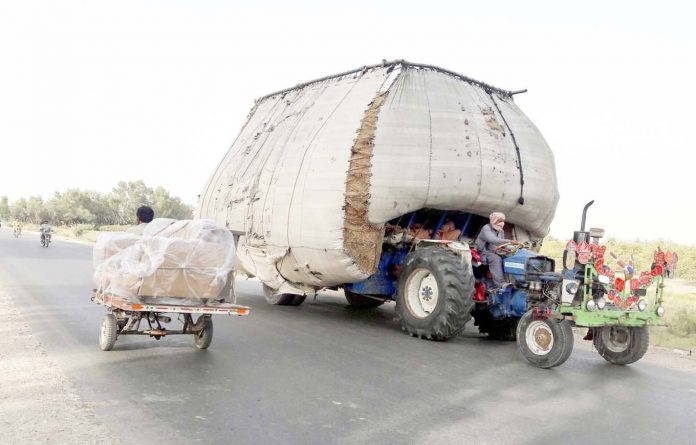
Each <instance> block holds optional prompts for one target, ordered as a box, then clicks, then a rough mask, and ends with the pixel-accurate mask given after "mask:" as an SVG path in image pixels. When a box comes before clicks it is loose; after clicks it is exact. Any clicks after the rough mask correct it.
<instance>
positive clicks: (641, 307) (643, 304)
mask: <svg viewBox="0 0 696 445" xmlns="http://www.w3.org/2000/svg"><path fill="white" fill-rule="evenodd" d="M646 307H648V302H647V301H645V300H644V299H642V298H641V299H640V300H638V310H639V311H644V310H645V308H646Z"/></svg>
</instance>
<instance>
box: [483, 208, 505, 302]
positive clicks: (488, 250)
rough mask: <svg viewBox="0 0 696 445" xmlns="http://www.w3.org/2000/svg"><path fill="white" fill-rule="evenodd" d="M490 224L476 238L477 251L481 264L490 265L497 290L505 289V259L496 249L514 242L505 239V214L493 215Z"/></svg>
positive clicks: (495, 213)
mask: <svg viewBox="0 0 696 445" xmlns="http://www.w3.org/2000/svg"><path fill="white" fill-rule="evenodd" d="M489 218H490V223H489V224H486V225H485V226H483V228H482V229H481V232H479V235H478V237H477V238H476V250H478V252H479V254H480V255H481V262H482V263H483V264H488V270H490V272H491V277H492V278H493V286H494V287H495V288H500V287H503V286H504V285H505V284H506V283H505V276H504V275H503V258H502V257H501V256H500V255H498V254H497V253H495V249H496V247H498V246H500V245H501V244H505V243H511V242H514V241H512V240H509V239H506V238H503V236H504V232H503V227H505V214H504V213H501V212H493V213H491V216H490V217H489Z"/></svg>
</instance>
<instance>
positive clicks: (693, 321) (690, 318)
mask: <svg viewBox="0 0 696 445" xmlns="http://www.w3.org/2000/svg"><path fill="white" fill-rule="evenodd" d="M667 330H668V331H669V332H670V334H673V335H676V336H679V337H688V336H689V335H692V334H696V312H694V311H692V310H686V309H684V308H682V309H679V310H678V311H677V313H676V314H674V316H673V317H671V319H670V320H669V325H668V327H667Z"/></svg>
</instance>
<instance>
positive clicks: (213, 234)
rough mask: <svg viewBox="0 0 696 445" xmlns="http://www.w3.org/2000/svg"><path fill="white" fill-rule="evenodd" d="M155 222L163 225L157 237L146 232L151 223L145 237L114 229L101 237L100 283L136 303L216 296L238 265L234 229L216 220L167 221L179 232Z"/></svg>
mask: <svg viewBox="0 0 696 445" xmlns="http://www.w3.org/2000/svg"><path fill="white" fill-rule="evenodd" d="M156 221H157V220H153V222H156ZM150 224H152V223H150ZM155 226H156V227H158V228H159V229H158V234H157V235H155V236H147V233H148V229H151V228H152V227H148V228H147V229H146V231H145V234H144V235H143V236H142V237H137V236H133V235H128V236H126V234H115V233H106V234H102V235H101V236H100V237H99V239H98V240H97V244H96V245H95V248H94V264H95V274H94V277H95V281H96V284H97V286H98V287H99V288H100V289H102V290H104V291H106V292H110V293H114V294H116V295H119V296H122V297H125V298H128V299H129V300H131V301H137V302H146V301H148V300H150V299H156V300H158V301H161V302H163V299H167V300H168V301H170V302H171V300H172V299H174V300H177V302H184V301H186V302H188V301H190V300H193V301H196V302H206V301H207V300H209V299H214V298H217V297H218V296H219V295H220V292H221V291H222V289H223V288H224V287H225V284H226V281H227V279H228V276H229V275H230V272H231V271H232V269H233V267H234V260H235V255H236V253H235V246H234V239H233V236H232V233H231V232H229V231H228V230H227V229H225V228H223V227H220V226H219V225H217V224H216V223H215V222H214V221H211V220H197V221H196V220H194V221H190V220H185V221H176V222H173V223H171V224H168V225H166V227H167V228H169V227H172V226H177V227H179V230H174V231H171V230H170V231H163V230H160V229H161V228H162V227H163V225H157V224H155ZM184 228H187V230H183V229H184ZM150 231H151V230H150Z"/></svg>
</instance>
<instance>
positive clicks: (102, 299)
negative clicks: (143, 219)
mask: <svg viewBox="0 0 696 445" xmlns="http://www.w3.org/2000/svg"><path fill="white" fill-rule="evenodd" d="M91 300H92V301H94V302H96V303H97V304H101V305H104V306H105V307H106V310H107V313H106V314H104V317H103V319H102V324H101V329H100V331H99V347H100V348H101V350H102V351H110V350H111V349H113V347H114V344H115V343H116V340H117V339H118V337H119V336H121V335H147V336H150V337H152V338H154V339H155V340H160V339H161V338H162V337H166V336H167V335H179V334H184V335H193V338H194V342H195V344H196V347H197V348H198V349H208V347H209V346H210V343H211V342H212V341H213V320H212V316H213V315H237V316H245V315H249V312H250V309H249V307H247V306H241V305H238V304H233V303H225V302H207V303H202V302H201V303H200V304H186V305H183V304H181V305H179V304H159V303H152V304H149V303H134V302H132V301H129V300H128V299H126V298H123V297H120V296H118V295H114V294H112V293H109V292H104V291H103V290H100V289H94V290H92V298H91ZM168 314H169V315H168ZM196 314H197V315H198V318H197V319H196V321H195V322H194V321H193V316H194V315H196ZM171 315H174V316H176V319H177V320H178V321H179V322H181V323H182V327H181V328H180V329H168V328H166V327H165V326H163V325H164V324H168V323H171V322H172V320H173V319H172V317H171ZM143 322H144V323H145V324H146V325H147V326H146V327H142V328H141V324H143Z"/></svg>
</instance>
